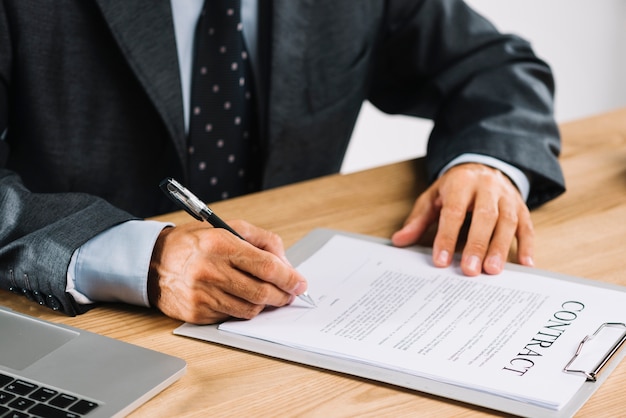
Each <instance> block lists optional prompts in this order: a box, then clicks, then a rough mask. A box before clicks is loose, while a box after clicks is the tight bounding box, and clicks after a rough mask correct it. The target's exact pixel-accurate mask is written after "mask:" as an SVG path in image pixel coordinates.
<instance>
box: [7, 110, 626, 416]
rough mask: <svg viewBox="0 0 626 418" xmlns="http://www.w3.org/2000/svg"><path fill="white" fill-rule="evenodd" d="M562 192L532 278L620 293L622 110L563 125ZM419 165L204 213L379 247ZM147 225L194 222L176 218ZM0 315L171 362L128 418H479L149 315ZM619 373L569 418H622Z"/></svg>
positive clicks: (283, 191)
mask: <svg viewBox="0 0 626 418" xmlns="http://www.w3.org/2000/svg"><path fill="white" fill-rule="evenodd" d="M561 132H562V136H563V152H562V156H561V162H562V165H563V169H564V173H565V178H566V183H567V188H568V190H567V192H566V193H565V194H564V195H562V196H561V197H559V198H557V199H555V200H554V201H552V202H550V203H548V204H546V205H544V206H542V207H541V208H538V209H536V210H535V211H533V213H532V218H533V221H534V225H535V235H536V237H535V241H536V243H535V247H536V251H535V261H536V264H537V267H539V268H542V269H546V270H551V271H555V272H561V273H566V274H570V275H576V276H581V277H587V278H590V279H595V280H602V281H605V282H610V283H616V284H621V285H626V263H625V261H624V259H625V257H624V255H625V243H626V109H619V110H616V111H614V112H610V113H607V114H603V115H598V116H595V117H591V118H587V119H584V120H579V121H574V122H571V123H566V124H563V125H562V126H561ZM425 186H426V183H425V181H424V173H423V161H422V160H421V159H418V160H415V161H407V162H401V163H397V164H392V165H388V166H384V167H380V168H375V169H371V170H366V171H362V172H358V173H352V174H349V175H333V176H328V177H324V178H320V179H315V180H312V181H308V182H303V183H299V184H295V185H290V186H286V187H281V188H277V189H273V190H269V191H265V192H262V193H257V194H253V195H249V196H245V197H242V198H237V199H232V200H229V201H224V202H219V203H215V204H213V205H211V207H212V208H213V209H214V210H215V211H216V212H217V213H218V214H220V216H222V218H224V219H236V218H242V219H246V220H248V221H250V222H252V223H255V224H257V225H259V226H262V227H264V228H267V229H270V230H273V231H275V232H277V233H278V234H279V235H280V236H281V237H282V239H283V241H284V242H285V245H286V246H290V245H291V244H293V243H294V242H296V241H297V240H298V239H300V238H301V237H303V236H304V235H305V234H306V233H307V232H309V231H310V230H312V229H313V228H316V227H328V228H336V229H341V230H346V231H352V232H359V233H364V234H369V235H374V236H379V237H389V236H390V235H391V233H392V232H393V231H395V230H396V229H397V228H398V227H400V226H401V225H402V222H403V221H404V218H405V216H406V215H407V214H408V212H409V210H410V209H411V207H412V204H413V201H414V199H415V197H416V196H417V195H418V194H419V193H420V192H421V191H422V190H423V189H424V188H425ZM156 219H160V220H168V221H171V222H174V223H178V224H180V223H185V222H192V221H193V219H191V218H190V217H189V216H188V215H187V214H186V213H184V212H176V213H173V214H169V215H167V216H162V217H158V218H156ZM0 304H2V305H4V306H8V307H10V308H13V309H15V310H18V311H21V312H25V313H27V314H30V315H33V316H37V317H41V318H44V319H48V320H51V321H55V322H62V323H66V324H69V325H73V326H77V327H80V328H84V329H87V330H90V331H93V332H98V333H101V334H104V335H107V336H110V337H113V338H118V339H120V340H123V341H127V342H130V343H133V344H137V345H140V346H144V347H148V348H152V349H156V350H158V351H161V352H165V353H168V354H172V355H175V356H179V357H181V358H183V359H185V360H186V361H187V363H188V372H187V374H186V375H185V376H184V377H183V378H182V379H181V380H179V381H178V382H176V383H175V384H174V385H172V386H171V387H169V388H168V389H166V390H165V391H164V392H162V393H161V394H160V395H158V396H157V397H155V398H154V399H152V400H150V401H149V402H148V403H146V404H145V405H143V406H142V407H140V408H139V409H137V410H136V411H135V412H134V413H133V414H132V416H133V417H156V416H177V417H181V416H188V417H196V416H198V417H199V416H202V417H204V416H216V417H217V416H219V417H221V416H257V417H269V416H285V417H289V416H298V417H353V416H359V417H379V416H394V417H403V416H420V417H435V416H436V417H441V416H455V417H479V416H500V415H501V414H499V413H497V412H493V411H488V410H485V409H482V408H478V407H474V406H472V405H467V404H462V403H458V402H455V401H451V400H447V399H442V398H437V397H434V396H430V395H426V394H422V393H416V392H413V391H410V390H405V389H402V388H397V387H393V386H389V385H384V384H379V383H375V382H369V381H367V380H364V379H359V378H354V377H350V376H345V375H341V374H337V373H332V372H326V371H320V370H317V369H315V368H312V367H307V366H302V365H298V364H292V363H289V362H285V361H279V360H274V359H271V358H268V357H265V356H261V355H256V354H250V353H246V352H243V351H240V350H236V349H231V348H227V347H222V346H219V345H215V344H210V343H206V342H201V341H196V340H193V339H187V338H184V337H178V336H174V335H173V334H172V331H173V330H174V328H176V327H177V326H178V325H180V323H179V322H178V321H174V320H171V319H169V318H166V317H164V316H163V315H161V314H159V313H158V312H154V311H152V310H148V309H142V308H136V307H129V306H122V305H105V306H101V307H98V308H96V309H94V310H92V311H90V312H89V313H87V314H84V315H82V316H79V317H75V318H70V317H66V316H63V315H61V314H58V313H54V312H52V311H50V310H48V309H46V308H41V307H39V306H37V305H35V304H33V303H31V302H28V301H27V300H25V299H24V298H22V297H18V296H15V295H12V294H10V293H8V292H3V291H0ZM625 387H626V364H621V365H620V366H618V367H617V369H616V370H615V371H614V372H613V373H612V374H611V376H610V377H609V379H608V380H607V381H606V382H605V383H604V384H603V385H602V387H600V389H599V390H598V391H597V392H596V394H594V396H593V397H592V398H591V399H590V400H589V402H587V404H586V405H585V406H584V407H583V408H582V409H581V410H580V411H579V413H578V414H577V416H579V417H596V416H620V415H621V416H624V414H625V412H624V411H625V410H626V400H624V396H623V392H624V388H625Z"/></svg>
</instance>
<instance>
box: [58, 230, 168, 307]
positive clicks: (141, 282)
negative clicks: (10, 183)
mask: <svg viewBox="0 0 626 418" xmlns="http://www.w3.org/2000/svg"><path fill="white" fill-rule="evenodd" d="M167 226H172V224H169V223H164V222H156V221H137V220H133V221H127V222H124V223H122V224H119V225H117V226H114V227H113V228H110V229H107V230H106V231H104V232H102V233H100V234H98V235H96V236H95V237H93V238H92V239H90V240H89V241H87V242H86V243H85V244H83V245H82V246H81V247H79V248H78V249H77V250H76V251H74V253H73V254H72V258H71V260H70V265H69V267H68V270H67V285H66V291H67V292H68V293H70V294H71V295H72V297H73V298H74V300H76V302H78V303H81V304H88V303H93V302H94V301H98V302H124V303H129V304H132V305H139V306H146V307H149V306H150V302H149V301H148V290H147V284H148V269H149V268H150V259H151V258H152V251H153V249H154V244H155V243H156V240H157V238H158V236H159V234H160V233H161V231H162V230H163V228H165V227H167Z"/></svg>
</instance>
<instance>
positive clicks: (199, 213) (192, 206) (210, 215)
mask: <svg viewBox="0 0 626 418" xmlns="http://www.w3.org/2000/svg"><path fill="white" fill-rule="evenodd" d="M159 187H161V190H163V193H165V194H166V195H167V196H168V197H169V198H170V199H172V200H173V201H174V202H175V203H176V204H177V205H179V206H180V207H182V208H183V209H185V211H186V212H187V213H188V214H190V215H191V216H193V217H194V218H196V219H197V220H199V221H201V222H202V221H207V222H208V223H210V224H211V225H213V226H214V227H215V228H222V229H225V230H227V231H229V232H230V233H232V234H233V235H235V236H237V237H239V238H241V239H244V238H243V237H242V236H241V235H239V234H238V233H237V231H235V230H234V229H233V228H231V227H230V226H229V225H228V224H227V223H226V222H224V221H223V220H222V219H221V218H220V217H219V216H217V214H216V213H215V212H213V211H212V210H211V208H209V207H208V206H207V204H206V203H204V202H203V201H202V200H200V199H199V198H198V197H197V196H196V195H194V194H193V193H191V192H190V191H189V190H188V189H187V188H185V187H184V186H183V185H182V184H180V183H179V182H177V181H176V180H174V179H173V178H171V177H168V178H166V179H164V180H163V181H161V183H160V184H159ZM244 241H245V240H244ZM298 297H299V298H300V299H302V300H303V301H305V302H306V303H308V304H309V305H312V306H316V305H315V302H314V301H313V299H312V298H311V296H309V293H308V292H304V293H302V294H300V295H298Z"/></svg>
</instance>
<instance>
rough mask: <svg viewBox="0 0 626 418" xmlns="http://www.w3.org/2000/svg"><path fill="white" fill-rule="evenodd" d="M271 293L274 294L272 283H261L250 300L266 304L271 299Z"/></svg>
mask: <svg viewBox="0 0 626 418" xmlns="http://www.w3.org/2000/svg"><path fill="white" fill-rule="evenodd" d="M271 294H272V289H271V285H270V284H267V283H261V284H260V285H259V286H257V287H256V288H255V289H254V291H253V293H252V295H251V297H250V298H251V300H250V302H252V303H257V304H259V303H260V304H264V303H266V302H267V301H268V300H269V299H270V296H271Z"/></svg>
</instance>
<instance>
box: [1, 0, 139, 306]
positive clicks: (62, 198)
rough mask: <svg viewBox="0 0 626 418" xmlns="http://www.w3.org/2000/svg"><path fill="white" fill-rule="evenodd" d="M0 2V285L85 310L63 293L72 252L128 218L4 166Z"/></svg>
mask: <svg viewBox="0 0 626 418" xmlns="http://www.w3.org/2000/svg"><path fill="white" fill-rule="evenodd" d="M3 8H4V3H3V2H0V219H2V221H1V222H0V288H1V289H4V290H10V291H13V292H15V293H18V294H21V295H23V296H26V297H28V298H29V299H32V300H34V301H35V302H37V303H40V304H42V305H46V306H48V307H50V308H52V309H55V310H60V311H62V312H65V313H66V314H69V315H76V314H78V313H81V312H84V311H85V310H87V309H89V305H79V304H77V303H76V302H75V301H74V299H73V298H72V297H71V296H70V295H69V294H68V293H66V291H65V288H66V278H67V267H68V265H69V262H70V259H71V256H72V253H73V252H74V250H75V249H76V248H78V247H79V246H81V245H82V244H83V243H85V242H86V241H87V240H89V239H90V238H92V237H93V236H95V235H97V234H98V233H100V232H101V231H103V230H105V229H107V228H110V227H112V226H113V225H117V224H119V223H121V222H124V221H126V220H128V219H131V218H132V217H131V215H129V214H128V213H126V212H124V211H121V210H119V209H117V208H115V207H113V206H112V205H110V204H108V203H107V202H106V201H104V200H102V199H99V198H96V197H94V196H90V195H87V194H79V193H65V194H54V193H31V192H30V191H29V190H28V189H27V188H26V187H25V186H24V185H23V183H22V181H21V179H20V177H19V176H18V175H17V174H16V173H14V172H13V171H11V170H9V169H8V168H7V167H6V161H7V158H8V155H9V153H10V144H11V142H12V141H13V140H15V139H14V138H12V137H11V127H10V126H9V122H8V120H9V112H10V108H11V107H10V104H11V103H12V102H14V101H16V100H17V98H16V97H13V96H11V88H10V85H11V74H12V71H13V69H12V65H11V55H12V50H11V42H10V32H11V27H10V25H9V23H8V21H7V19H6V13H5V10H4V9H3Z"/></svg>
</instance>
